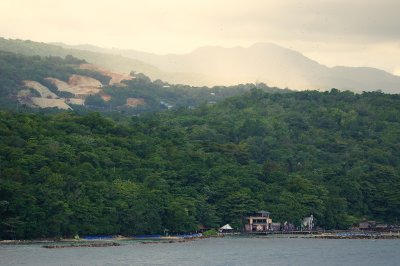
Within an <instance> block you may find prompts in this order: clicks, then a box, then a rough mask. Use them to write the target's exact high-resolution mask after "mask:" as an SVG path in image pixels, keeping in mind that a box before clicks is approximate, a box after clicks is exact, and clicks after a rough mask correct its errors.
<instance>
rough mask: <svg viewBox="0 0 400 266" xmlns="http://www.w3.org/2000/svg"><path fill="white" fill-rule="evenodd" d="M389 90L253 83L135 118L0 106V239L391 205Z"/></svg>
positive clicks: (396, 147) (394, 218) (399, 176)
mask: <svg viewBox="0 0 400 266" xmlns="http://www.w3.org/2000/svg"><path fill="white" fill-rule="evenodd" d="M399 113H400V96H399V95H386V94H382V93H363V94H361V95H355V94H353V93H351V92H339V91H337V90H332V91H331V92H327V93H319V92H296V93H295V92H292V93H287V94H271V93H264V92H262V91H260V90H252V91H251V92H248V93H247V94H246V95H244V96H237V97H233V98H229V99H226V100H224V101H222V102H220V103H217V104H215V105H212V106H207V105H202V106H200V107H199V108H196V109H189V108H180V109H176V110H171V111H166V112H162V113H158V114H147V115H142V116H141V117H129V116H123V115H119V116H115V117H114V120H111V119H110V118H106V117H103V116H102V115H100V114H98V113H91V114H87V115H78V114H75V113H71V112H63V113H58V114H52V115H50V114H28V113H16V112H9V111H2V112H0V217H1V219H0V221H1V222H0V238H4V239H10V238H38V237H55V236H73V235H75V234H77V233H78V234H79V235H89V234H123V235H132V234H147V233H162V232H163V231H164V229H168V230H170V232H188V231H192V230H195V229H196V228H197V227H198V226H199V225H203V226H205V227H216V226H219V225H222V224H225V223H231V224H232V225H233V226H235V227H240V224H241V217H242V216H243V215H245V214H246V213H248V212H249V211H254V210H260V209H264V210H268V211H270V212H271V216H272V219H273V221H275V222H277V221H279V222H284V221H289V222H292V223H294V224H299V222H300V219H301V218H303V217H305V216H308V215H310V214H313V215H314V217H315V219H316V224H317V226H320V227H323V228H326V229H330V228H347V227H348V226H350V225H351V224H352V223H353V222H356V221H358V220H359V219H362V218H364V217H365V218H370V219H375V220H377V221H382V222H390V223H396V222H398V219H399V216H400V193H399V191H400V161H399V160H400V159H399V158H400V118H399Z"/></svg>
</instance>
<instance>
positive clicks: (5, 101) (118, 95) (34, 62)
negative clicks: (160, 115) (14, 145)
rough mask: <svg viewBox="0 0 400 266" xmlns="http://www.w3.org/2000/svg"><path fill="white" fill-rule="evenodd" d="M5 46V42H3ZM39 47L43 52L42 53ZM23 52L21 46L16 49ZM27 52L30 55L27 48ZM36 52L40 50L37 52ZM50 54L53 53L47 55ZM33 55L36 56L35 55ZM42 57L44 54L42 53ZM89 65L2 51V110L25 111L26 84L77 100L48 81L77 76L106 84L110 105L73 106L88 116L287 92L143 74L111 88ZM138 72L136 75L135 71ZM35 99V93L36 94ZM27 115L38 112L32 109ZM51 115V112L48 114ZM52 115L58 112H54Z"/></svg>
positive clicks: (97, 99)
mask: <svg viewBox="0 0 400 266" xmlns="http://www.w3.org/2000/svg"><path fill="white" fill-rule="evenodd" d="M28 43H29V42H28ZM0 44H1V41H0ZM36 46H38V49H39V48H40V49H39V51H42V50H43V53H44V51H47V50H46V49H42V46H41V45H37V44H35V47H36ZM14 48H15V50H16V51H19V50H18V49H16V48H18V46H16V47H14ZM23 51H25V52H26V49H25V48H24V49H23ZM35 51H36V50H35ZM47 52H48V53H51V52H49V51H47ZM32 53H33V54H34V53H35V52H32ZM38 53H39V54H40V53H42V52H38ZM86 62H87V61H85V60H83V59H78V58H76V57H74V56H72V55H66V56H65V58H61V57H58V56H39V55H33V56H26V55H23V54H16V53H12V52H5V51H1V50H0V104H1V106H2V108H8V109H12V110H13V109H17V108H19V109H21V108H25V107H24V106H23V105H22V106H19V105H18V104H17V103H18V102H21V100H20V101H18V92H19V91H21V90H22V89H26V88H25V87H24V83H23V81H24V80H33V81H37V82H39V83H40V84H42V85H44V86H46V87H47V88H48V89H50V90H51V91H52V92H53V93H55V94H56V95H57V96H58V97H60V98H73V97H75V96H74V95H73V94H71V93H68V92H65V91H58V89H57V87H56V86H55V85H54V84H52V83H51V82H49V81H48V80H46V78H48V77H52V78H57V79H59V80H61V81H64V82H68V79H69V78H70V76H71V75H73V74H78V75H82V76H87V77H91V78H94V79H96V80H99V81H100V82H101V84H102V92H104V93H103V94H107V95H108V96H110V100H109V101H107V102H106V101H104V100H103V99H102V98H101V96H100V94H96V95H91V96H89V97H87V98H85V103H86V105H85V106H72V108H73V109H74V110H75V111H79V112H86V111H88V110H93V109H94V110H97V111H100V112H118V113H119V112H122V113H129V114H140V113H143V112H155V111H161V110H165V109H168V108H171V107H196V106H199V105H200V104H202V103H215V102H218V101H220V100H222V99H224V98H226V97H229V96H233V95H238V94H242V93H244V92H246V91H249V90H250V89H252V88H255V87H257V88H260V89H263V90H264V91H269V92H286V91H287V90H280V89H278V88H269V87H267V86H266V85H265V84H257V85H254V84H242V85H237V86H230V87H223V86H220V87H213V88H207V87H201V88H197V87H191V86H186V85H174V84H168V83H165V82H162V81H161V80H155V81H151V80H150V78H148V77H147V76H145V75H144V74H141V73H135V74H133V75H134V76H135V79H133V80H129V81H123V84H122V85H123V86H122V85H121V84H114V85H109V81H110V77H108V76H104V75H103V74H102V73H99V72H96V71H94V70H87V69H80V68H79V66H80V64H82V63H86ZM133 72H134V71H133ZM32 95H33V96H36V95H35V92H32ZM128 98H137V99H143V101H144V103H145V104H143V105H141V106H136V107H134V108H132V107H129V106H126V103H127V99H128ZM27 111H29V112H31V111H34V110H33V109H32V108H30V109H28V110H27ZM46 111H47V112H49V111H50V110H49V109H48V110H46ZM52 111H57V110H56V109H53V110H52Z"/></svg>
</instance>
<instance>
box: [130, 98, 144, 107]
mask: <svg viewBox="0 0 400 266" xmlns="http://www.w3.org/2000/svg"><path fill="white" fill-rule="evenodd" d="M145 104H146V103H145V101H144V99H143V98H127V99H126V106H129V107H137V106H139V105H145Z"/></svg>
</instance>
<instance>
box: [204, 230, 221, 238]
mask: <svg viewBox="0 0 400 266" xmlns="http://www.w3.org/2000/svg"><path fill="white" fill-rule="evenodd" d="M217 235H218V232H217V230H215V229H210V230H207V231H205V232H204V233H203V236H207V237H209V236H217Z"/></svg>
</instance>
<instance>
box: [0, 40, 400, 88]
mask: <svg viewBox="0 0 400 266" xmlns="http://www.w3.org/2000/svg"><path fill="white" fill-rule="evenodd" d="M0 50H4V51H10V52H16V53H21V54H25V55H41V56H49V55H53V56H61V57H65V56H66V55H73V56H75V57H78V58H82V59H85V60H86V61H88V62H89V63H93V64H96V65H99V66H101V67H104V68H107V69H110V70H112V71H117V72H124V73H129V72H130V71H135V72H141V73H144V74H146V75H147V76H149V77H150V78H151V79H152V80H156V79H161V80H163V81H166V82H169V83H173V84H188V85H192V86H214V85H224V86H229V85H235V84H243V83H254V82H265V83H267V84H268V85H269V86H276V87H281V88H285V87H288V88H291V89H297V90H304V89H317V90H327V89H331V88H337V89H341V90H346V89H348V90H352V91H355V92H362V91H375V90H381V91H383V92H386V93H400V77H399V76H396V75H392V74H390V73H388V72H385V71H383V70H379V69H375V68H366V67H345V66H337V67H333V68H330V67H327V66H324V65H321V64H319V63H318V62H316V61H314V60H311V59H309V58H307V57H305V56H304V55H302V54H301V53H299V52H296V51H294V50H290V49H287V48H284V47H281V46H278V45H275V44H271V43H258V44H255V45H252V46H250V47H248V48H243V47H234V48H223V47H215V46H207V47H202V48H199V49H196V50H194V51H193V52H191V53H188V54H182V55H178V54H168V55H157V54H151V53H145V52H139V51H135V50H121V49H116V48H113V49H105V48H101V47H97V46H93V45H77V46H69V45H65V44H61V43H54V44H46V43H38V42H32V41H22V40H7V39H4V38H0Z"/></svg>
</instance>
